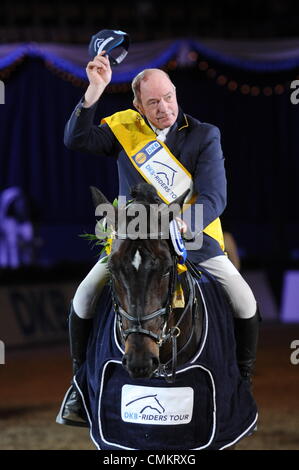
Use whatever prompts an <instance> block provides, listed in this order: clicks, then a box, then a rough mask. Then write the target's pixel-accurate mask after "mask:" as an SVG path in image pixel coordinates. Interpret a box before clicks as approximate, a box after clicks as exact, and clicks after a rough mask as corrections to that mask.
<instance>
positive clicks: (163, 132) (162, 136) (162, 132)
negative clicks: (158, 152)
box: [148, 121, 171, 142]
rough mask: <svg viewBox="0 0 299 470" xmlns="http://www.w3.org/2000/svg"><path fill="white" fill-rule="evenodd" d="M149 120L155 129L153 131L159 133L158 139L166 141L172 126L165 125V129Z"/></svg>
mask: <svg viewBox="0 0 299 470" xmlns="http://www.w3.org/2000/svg"><path fill="white" fill-rule="evenodd" d="M148 122H149V125H150V126H151V128H152V129H153V131H154V132H155V134H156V135H157V137H158V139H159V140H161V141H162V142H164V141H165V139H166V136H167V134H168V132H169V129H170V128H171V126H169V127H165V129H158V128H157V127H155V126H154V125H153V124H152V123H151V122H150V121H148Z"/></svg>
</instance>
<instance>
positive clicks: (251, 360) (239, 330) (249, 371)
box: [234, 309, 261, 384]
mask: <svg viewBox="0 0 299 470" xmlns="http://www.w3.org/2000/svg"><path fill="white" fill-rule="evenodd" d="M260 321H261V316H260V313H259V310H258V309H257V311H256V313H255V315H254V316H253V317H251V318H246V319H243V318H234V329H235V339H236V353H237V363H238V366H239V369H240V373H241V376H242V377H243V378H244V379H245V380H247V381H248V382H249V384H251V377H252V375H253V370H254V365H255V360H256V351H257V343H258V334H259V324H260Z"/></svg>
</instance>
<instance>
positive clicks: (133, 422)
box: [74, 183, 257, 450]
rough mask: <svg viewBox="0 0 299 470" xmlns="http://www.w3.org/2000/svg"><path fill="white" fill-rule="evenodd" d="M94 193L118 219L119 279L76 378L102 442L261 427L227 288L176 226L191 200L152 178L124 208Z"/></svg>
mask: <svg viewBox="0 0 299 470" xmlns="http://www.w3.org/2000/svg"><path fill="white" fill-rule="evenodd" d="M93 196H94V200H95V202H96V205H97V206H98V205H99V204H101V205H104V211H102V213H101V211H100V213H101V214H102V216H103V215H105V214H106V216H105V219H106V226H108V228H109V227H110V226H112V231H111V233H110V235H109V240H110V242H109V247H110V248H111V253H110V256H109V258H108V267H109V271H110V278H111V285H110V289H109V288H108V287H107V286H106V288H105V290H104V292H103V295H102V296H101V297H100V298H99V301H98V307H97V314H96V316H95V318H94V327H93V332H92V335H91V337H90V341H89V346H88V350H87V359H86V362H85V363H84V364H83V365H82V367H81V368H80V370H79V371H78V373H77V374H76V377H75V378H74V380H75V383H76V386H77V388H78V390H79V391H80V393H81V396H82V399H83V401H84V405H85V409H86V413H87V416H88V419H89V423H90V426H91V436H92V439H93V441H94V442H95V443H96V445H97V446H99V448H101V449H104V450H105V449H107V450H110V449H112V450H113V449H126V450H128V449H133V450H138V449H139V450H140V449H143V450H153V449H164V450H165V449H169V450H170V449H172V450H179V449H223V448H228V447H230V446H231V445H233V444H234V443H235V442H237V441H238V440H239V439H241V438H242V437H244V436H246V435H248V434H250V433H251V432H252V430H253V428H254V426H255V423H256V419H257V414H256V406H255V403H254V401H253V398H252V396H251V394H250V391H249V389H248V384H247V383H245V381H242V378H241V376H240V373H239V371H238V366H237V363H236V355H235V343H234V336H233V320H232V313H231V310H230V306H229V304H228V302H227V300H226V298H225V297H224V296H223V291H222V289H221V286H219V285H218V283H217V282H215V280H214V279H213V277H212V276H210V275H209V274H208V273H207V272H205V271H204V270H203V271H202V273H199V272H198V270H197V269H196V268H195V267H194V266H193V265H192V264H191V263H190V262H188V260H187V259H185V255H186V253H185V251H184V243H183V242H182V240H181V235H180V233H179V230H178V227H177V224H176V220H177V217H178V216H179V211H180V203H181V202H182V200H183V199H184V198H183V197H182V198H181V201H176V202H179V205H176V206H175V208H174V211H173V212H172V211H170V212H169V210H168V208H169V206H166V205H163V204H161V200H160V199H159V198H158V196H157V193H156V191H155V189H154V188H153V187H152V186H150V185H148V184H145V183H144V184H141V185H138V187H137V188H135V189H134V190H133V191H132V198H133V200H132V201H131V202H129V203H128V204H127V205H126V206H124V208H123V209H122V210H120V209H121V208H118V209H115V208H114V207H113V205H112V204H110V203H109V202H108V201H107V199H106V198H105V197H104V196H103V195H102V193H101V192H99V191H98V190H96V189H95V188H94V189H93ZM98 207H99V206H98ZM102 207H103V206H102ZM141 209H142V210H141ZM140 212H141V213H142V214H143V215H142V217H141V218H140V217H139V216H138V214H139V213H140ZM100 213H99V212H97V215H101V214H100ZM165 214H167V216H170V217H169V220H168V219H167V217H166V219H167V223H166V222H165V217H164V216H165ZM163 219H164V220H163ZM153 220H154V221H155V223H153ZM136 221H138V222H136ZM102 222H103V221H102ZM103 225H105V224H104V223H103ZM132 227H133V230H132ZM134 228H135V229H136V230H135V229H134ZM104 232H105V231H104ZM184 264H186V266H187V268H188V269H187V270H186V271H184V272H183V274H178V273H179V272H181V269H182V266H184ZM179 267H180V271H179V270H178V268H179ZM110 294H111V295H110ZM111 301H112V305H111ZM114 313H115V314H116V316H115V315H114Z"/></svg>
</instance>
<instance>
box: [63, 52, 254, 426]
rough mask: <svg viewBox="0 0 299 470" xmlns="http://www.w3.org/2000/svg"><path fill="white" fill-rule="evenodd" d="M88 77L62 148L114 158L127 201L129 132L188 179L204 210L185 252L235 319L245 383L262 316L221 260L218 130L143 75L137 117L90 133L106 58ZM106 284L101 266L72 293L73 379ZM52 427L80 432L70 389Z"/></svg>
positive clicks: (159, 78)
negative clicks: (194, 245) (192, 245)
mask: <svg viewBox="0 0 299 470" xmlns="http://www.w3.org/2000/svg"><path fill="white" fill-rule="evenodd" d="M86 71H87V76H88V79H89V86H88V88H87V91H86V93H85V95H84V97H83V98H82V99H81V101H80V102H79V104H78V105H77V106H76V108H75V110H74V112H73V113H72V115H71V118H70V120H69V121H68V123H67V125H66V129H65V145H66V146H67V147H68V148H69V149H71V150H76V151H84V152H85V151H86V152H91V153H94V154H96V155H104V156H107V157H117V164H118V171H119V175H120V180H119V193H120V194H121V195H123V196H126V197H129V195H130V188H131V187H132V186H134V185H136V184H138V183H140V182H142V181H144V179H143V176H142V173H141V171H139V167H138V165H136V164H135V165H134V164H133V163H132V158H130V157H131V156H132V154H133V153H134V151H133V150H134V149H132V148H130V143H129V144H128V139H127V138H126V137H125V134H126V133H128V132H129V134H131V135H132V133H133V134H134V139H131V140H132V141H134V142H135V141H138V140H139V139H140V140H142V139H143V138H144V135H145V136H150V138H151V139H153V138H154V139H157V141H158V142H163V147H164V148H166V150H167V151H169V153H170V155H171V156H174V158H175V159H176V161H178V162H179V164H180V166H181V167H182V168H184V169H186V170H187V172H188V174H190V175H191V177H192V180H193V194H195V195H196V200H195V204H202V205H203V239H202V240H203V243H202V246H201V248H198V249H196V250H192V251H188V258H189V259H190V260H191V261H193V262H194V263H195V264H196V265H197V266H198V267H199V268H200V266H203V267H204V268H206V269H207V270H208V271H209V272H210V273H211V274H212V275H213V276H214V277H215V278H216V279H217V280H218V281H219V283H220V284H221V285H222V287H223V289H224V291H225V293H226V294H227V297H228V300H229V302H230V304H231V308H232V311H233V315H234V326H235V337H236V344H237V351H236V352H237V361H238V365H239V369H240V373H241V375H242V377H243V378H244V379H245V380H248V381H250V377H251V374H252V371H253V366H254V363H255V357H256V349H257V340H258V329H259V312H258V308H257V304H256V300H255V298H254V295H253V293H252V291H251V289H250V287H249V286H248V284H247V283H246V282H245V280H244V279H243V278H242V276H241V275H240V273H239V272H238V270H237V269H236V268H235V267H234V266H233V264H232V263H231V262H230V261H229V259H228V257H227V256H226V255H225V253H224V245H223V237H222V231H221V224H220V220H219V216H220V215H221V214H222V212H223V210H224V208H225V205H226V176H225V168H224V158H223V154H222V150H221V144H220V132H219V130H218V128H217V127H215V126H213V125H211V124H207V123H202V122H200V121H198V120H197V119H195V118H193V117H191V116H189V115H186V114H184V113H183V111H182V110H181V109H180V108H179V106H178V103H177V98H176V89H175V86H174V84H173V83H172V82H171V80H170V78H169V76H168V75H167V74H166V73H165V72H164V71H162V70H159V69H146V70H144V71H142V72H140V73H139V74H138V75H137V76H136V77H135V78H134V80H133V82H132V89H133V94H134V101H133V104H134V107H135V108H136V109H137V111H138V112H136V111H133V110H127V111H122V112H120V113H116V114H114V115H113V116H110V117H108V118H105V119H104V120H103V121H102V123H101V125H94V123H93V120H94V115H95V111H96V107H97V104H98V100H99V99H100V97H101V95H102V94H103V92H104V90H105V88H106V87H107V85H108V84H109V83H110V81H111V76H112V71H111V66H110V62H109V58H108V56H107V55H105V51H102V52H101V53H100V54H98V55H97V56H96V57H94V59H93V60H92V61H90V62H89V63H88V65H87V68H86ZM142 134H144V135H142ZM152 136H154V137H152ZM129 141H130V139H129ZM183 230H184V229H183ZM200 235H201V236H202V234H200ZM196 236H197V235H195V238H196ZM106 280H107V265H106V264H105V263H101V262H100V261H98V262H97V263H96V264H95V266H94V267H93V268H92V270H91V271H90V272H89V274H88V275H87V276H86V278H85V279H84V280H83V281H82V283H81V284H80V285H79V287H78V289H77V291H76V293H75V296H74V299H73V302H72V305H71V311H70V315H69V333H70V345H71V356H72V360H73V372H74V374H76V371H77V370H78V368H79V367H80V366H81V364H82V363H83V361H84V360H85V354H86V347H87V341H88V337H89V332H90V330H91V326H92V317H93V315H94V308H95V305H96V301H97V299H98V296H99V294H100V292H101V290H102V288H103V286H104V285H105V283H106ZM57 421H58V422H60V423H63V424H73V425H79V426H80V425H81V426H83V425H84V424H85V415H84V410H83V409H82V402H81V397H80V395H79V393H78V391H77V389H76V387H75V386H74V385H73V386H72V387H71V388H70V389H69V391H68V393H67V395H66V397H65V400H64V402H63V405H62V408H61V410H60V413H59V415H58V418H57Z"/></svg>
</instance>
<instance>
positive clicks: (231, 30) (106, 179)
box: [0, 0, 299, 296]
mask: <svg viewBox="0 0 299 470" xmlns="http://www.w3.org/2000/svg"><path fill="white" fill-rule="evenodd" d="M297 10H298V5H297V2H295V1H294V2H292V1H289V2H281V1H277V0H276V1H257V0H253V1H251V2H248V3H244V2H236V1H227V2H221V3H220V2H216V1H209V2H208V1H201V2H197V3H196V4H193V3H192V4H191V2H184V4H183V5H182V3H180V4H179V3H176V2H167V1H165V2H154V1H146V0H144V1H139V2H135V1H131V2H117V1H116V2H113V4H111V5H110V4H109V5H108V4H107V3H106V4H103V2H88V4H87V3H86V2H85V3H84V2H80V3H76V2H71V3H67V2H66V3H62V4H59V5H58V4H51V3H50V2H43V3H42V4H40V2H32V1H28V2H18V1H16V2H14V3H12V2H2V3H1V6H0V41H1V43H2V44H6V43H13V42H28V41H36V42H47V43H49V42H56V43H72V44H86V47H87V45H88V42H89V40H90V36H91V35H92V34H94V33H95V32H96V31H98V30H100V29H104V28H113V29H115V28H117V29H124V30H125V31H127V32H128V33H129V34H130V37H131V40H132V42H139V41H151V40H157V39H163V38H164V39H165V38H174V39H175V38H178V37H197V38H199V39H200V38H224V39H225V38H226V39H236V40H239V39H244V40H263V39H264V40H267V39H273V38H281V39H285V38H291V37H294V38H295V37H298V22H299V19H298V18H299V17H298V15H297V13H296V12H297ZM1 43H0V45H1ZM87 60H88V58H87ZM200 60H204V57H199V58H198V60H197V62H196V61H195V63H194V67H192V68H190V67H189V68H186V69H184V68H176V67H173V66H171V64H168V65H169V67H168V72H169V74H170V76H171V78H172V80H173V81H174V83H175V85H176V87H177V92H178V98H179V103H180V104H181V106H182V108H183V110H184V111H185V112H186V113H188V114H191V115H193V116H194V117H196V118H198V119H199V120H201V121H205V122H209V123H212V124H215V125H216V126H218V127H219V128H220V130H221V135H222V146H223V151H224V155H225V158H226V169H227V178H228V205H227V209H226V211H225V213H224V216H223V218H222V219H223V223H224V228H225V229H228V230H230V231H231V232H232V233H233V235H234V236H235V238H236V240H237V243H238V247H239V252H240V255H241V258H242V266H243V268H244V267H245V268H252V267H253V268H261V269H264V270H266V271H267V272H268V274H269V277H270V280H271V282H272V284H273V286H274V288H275V290H276V293H277V296H279V293H280V283H281V278H282V274H283V272H284V270H286V269H289V268H294V267H297V266H298V264H299V261H298V260H299V243H298V235H299V212H298V210H297V204H298V201H299V197H298V196H299V194H298V178H299V163H298V154H299V142H298V137H297V136H298V131H297V129H298V124H299V122H298V121H299V105H298V106H294V105H293V104H291V102H290V90H289V88H288V84H290V82H291V81H292V80H294V79H296V77H297V75H298V73H299V70H298V69H293V70H288V71H285V72H268V73H265V72H263V73H261V72H253V71H251V72H250V71H246V72H245V71H244V70H241V69H238V68H236V67H231V66H225V65H223V64H222V65H221V67H220V69H219V64H218V63H216V62H215V63H214V64H213V62H211V61H210V62H209V66H210V67H215V69H217V70H218V73H219V70H220V72H221V73H222V74H225V75H226V76H227V77H229V78H230V79H233V80H235V81H236V82H237V83H245V82H246V83H248V84H249V85H252V84H255V85H257V86H259V87H260V89H262V88H263V87H265V86H271V87H272V89H273V90H274V92H273V94H272V96H265V94H263V93H260V94H259V95H258V96H253V95H252V94H250V93H249V94H244V93H241V92H240V91H237V92H233V91H232V90H230V89H229V88H228V87H227V86H219V84H218V83H217V81H216V80H213V79H211V77H209V76H208V75H207V74H206V73H205V72H203V71H202V70H201V69H200V68H199V67H198V62H199V61H200ZM0 78H1V77H0ZM281 83H283V84H287V86H286V85H284V88H283V90H282V91H281V90H279V89H277V88H275V87H277V84H278V85H279V84H281ZM5 86H6V102H5V106H1V107H0V142H1V147H0V187H1V188H2V189H4V188H5V187H8V186H11V185H19V186H21V187H22V188H23V189H25V191H26V192H27V194H28V195H29V196H30V198H31V201H32V204H33V207H34V214H35V215H34V217H35V221H36V223H37V227H38V230H39V234H40V236H41V238H42V240H43V245H42V247H41V249H40V253H39V264H40V265H42V266H45V267H47V268H49V267H51V268H53V266H54V267H55V266H58V269H59V270H60V271H59V272H60V273H62V272H64V273H68V274H66V276H68V275H70V274H73V273H75V272H77V273H78V272H80V270H81V266H80V265H82V264H85V265H86V264H87V265H91V264H92V263H93V262H94V261H95V259H96V255H97V253H96V252H91V251H90V247H89V246H88V244H87V243H86V242H85V241H83V240H82V239H80V238H79V237H78V234H80V233H83V232H85V231H87V232H89V231H93V227H94V210H93V207H92V203H91V198H90V194H89V189H88V188H89V185H96V186H98V187H100V188H101V189H102V191H103V192H105V193H106V195H107V196H108V197H109V198H110V199H113V198H114V197H115V196H116V195H117V173H116V166H115V162H114V161H111V160H109V161H108V160H107V159H103V158H99V157H97V156H92V155H87V154H79V153H74V152H71V151H69V150H67V149H66V148H65V147H64V144H63V131H64V126H65V123H66V121H67V120H68V118H69V116H70V114H71V112H72V110H73V108H74V106H75V105H76V103H77V102H78V101H79V99H80V98H81V96H82V95H83V94H84V91H85V89H86V87H87V82H86V83H84V82H82V81H81V82H79V83H77V84H74V83H71V82H70V81H67V80H63V79H62V78H61V77H60V76H58V75H57V74H55V73H53V70H50V69H49V68H48V67H47V66H46V64H45V63H44V61H43V60H42V59H38V58H32V57H28V58H26V59H25V60H23V62H22V63H20V64H19V65H17V66H16V67H15V68H14V70H12V71H11V72H10V73H9V74H8V75H7V76H6V77H5ZM275 90H276V91H275ZM131 102H132V94H131V91H130V88H129V85H127V86H125V87H123V89H122V91H121V92H117V91H116V90H115V89H114V90H113V89H111V90H108V91H107V92H106V94H105V95H104V96H103V98H102V99H101V104H100V106H99V108H98V111H97V122H99V121H100V118H101V117H103V116H105V115H109V114H112V113H113V112H115V111H118V110H121V109H126V108H127V107H131ZM61 266H63V270H61ZM76 269H78V271H76Z"/></svg>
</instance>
